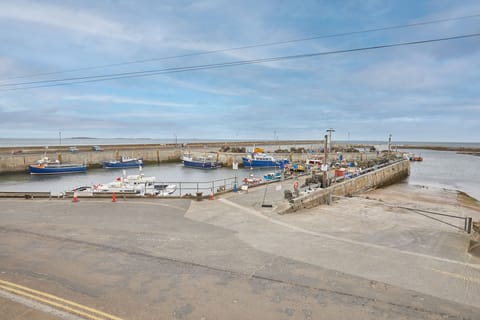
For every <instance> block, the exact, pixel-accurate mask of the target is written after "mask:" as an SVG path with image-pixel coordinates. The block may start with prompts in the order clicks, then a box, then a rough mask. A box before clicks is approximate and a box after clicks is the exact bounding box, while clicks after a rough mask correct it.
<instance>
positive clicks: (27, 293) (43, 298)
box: [0, 280, 122, 320]
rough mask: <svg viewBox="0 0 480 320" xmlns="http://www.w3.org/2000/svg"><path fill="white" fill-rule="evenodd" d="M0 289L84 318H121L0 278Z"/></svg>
mask: <svg viewBox="0 0 480 320" xmlns="http://www.w3.org/2000/svg"><path fill="white" fill-rule="evenodd" d="M0 289H2V290H5V291H8V292H10V293H13V294H15V295H18V296H21V297H25V298H28V299H31V300H35V301H38V302H41V303H44V304H46V305H49V306H52V307H54V308H56V309H61V310H65V311H67V312H70V313H72V314H76V315H79V316H81V317H84V318H85V319H92V320H122V319H121V318H119V317H116V316H113V315H111V314H108V313H105V312H102V311H99V310H96V309H93V308H90V307H87V306H84V305H81V304H78V303H75V302H73V301H69V300H66V299H62V298H60V297H57V296H54V295H52V294H48V293H45V292H41V291H37V290H34V289H30V288H27V287H24V286H21V285H18V284H15V283H12V282H9V281H4V280H0Z"/></svg>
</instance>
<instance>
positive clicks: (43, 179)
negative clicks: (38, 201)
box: [0, 138, 480, 200]
mask: <svg viewBox="0 0 480 320" xmlns="http://www.w3.org/2000/svg"><path fill="white" fill-rule="evenodd" d="M215 141H226V140H192V139H188V140H187V139H185V140H181V139H178V140H176V141H174V140H172V139H170V140H167V139H121V138H119V139H91V138H75V139H62V145H69V146H81V145H115V144H157V143H158V144H164V143H190V142H215ZM227 141H228V140H227ZM59 142H60V141H59V139H0V146H4V147H16V146H18V147H21V146H48V145H52V146H53V145H59ZM334 143H338V142H337V141H334ZM340 143H348V142H340ZM349 143H356V144H373V145H375V146H377V147H380V148H381V147H382V146H385V145H386V144H385V143H384V142H382V141H354V142H349ZM395 144H398V145H419V146H425V145H430V146H446V147H470V148H480V143H459V142H454V143H452V142H448V143H446V142H444V143H442V142H409V141H405V142H395ZM402 151H405V152H411V153H413V154H415V155H418V156H422V157H423V159H424V160H423V161H422V162H412V163H411V172H410V177H409V178H408V180H407V183H408V184H410V185H421V186H429V187H436V188H444V189H449V190H460V191H463V192H465V193H467V194H469V195H470V196H472V197H474V198H476V199H478V200H480V169H479V168H480V156H473V155H466V154H459V153H457V152H453V151H433V150H423V149H412V150H402ZM269 172H272V169H255V170H253V171H252V170H249V169H239V170H233V169H232V168H219V169H215V170H199V169H192V168H185V167H184V166H183V165H182V164H181V163H180V162H178V163H168V164H160V165H150V166H145V167H144V168H143V170H142V173H143V174H145V175H146V176H154V177H155V178H156V180H157V181H159V182H165V183H174V184H177V185H180V184H182V183H183V185H184V186H186V185H188V186H190V187H191V188H193V189H194V188H195V185H196V184H197V183H198V184H200V185H203V186H209V185H211V184H212V181H216V182H215V184H216V185H219V184H222V181H225V183H226V184H231V183H232V181H234V179H235V178H236V179H237V181H241V180H242V179H243V178H245V177H248V176H250V175H254V176H256V177H263V175H264V174H266V173H269ZM138 173H139V170H138V169H136V168H135V169H128V170H126V172H123V171H122V170H111V169H110V170H109V169H89V170H88V171H87V173H86V174H75V175H59V176H30V175H29V174H28V173H15V174H4V175H0V191H20V192H23V191H28V192H33V191H49V192H51V193H52V194H54V195H58V194H61V193H62V192H64V191H67V190H72V189H73V188H75V187H78V186H82V185H94V184H99V183H108V182H111V181H114V180H115V179H117V178H118V177H120V176H122V175H123V174H127V175H128V174H138ZM192 186H193V187H192ZM193 189H192V193H194V191H195V190H193ZM184 192H186V190H184Z"/></svg>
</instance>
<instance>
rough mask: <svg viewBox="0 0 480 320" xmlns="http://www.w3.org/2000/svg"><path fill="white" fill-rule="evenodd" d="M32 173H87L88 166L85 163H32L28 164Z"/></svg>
mask: <svg viewBox="0 0 480 320" xmlns="http://www.w3.org/2000/svg"><path fill="white" fill-rule="evenodd" d="M28 171H29V172H30V174H39V175H40V174H44V175H49V174H70V173H85V172H86V171H87V166H84V165H80V164H79V165H46V166H38V165H30V166H28Z"/></svg>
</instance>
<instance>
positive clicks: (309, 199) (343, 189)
mask: <svg viewBox="0 0 480 320" xmlns="http://www.w3.org/2000/svg"><path fill="white" fill-rule="evenodd" d="M409 175H410V162H409V161H408V160H400V161H397V162H395V163H392V164H389V165H387V166H385V167H383V168H380V169H377V170H374V171H372V172H369V173H366V174H363V175H361V176H358V177H355V178H352V179H349V180H345V181H343V182H340V183H335V184H333V185H331V186H330V187H328V188H325V189H319V190H317V191H314V192H312V193H310V194H307V195H304V196H300V197H298V198H294V199H292V201H291V202H290V206H289V208H287V209H286V210H284V211H283V212H282V213H291V212H295V211H298V210H301V209H308V208H313V207H316V206H319V205H321V204H327V203H330V202H331V200H332V197H335V196H337V197H338V196H340V197H345V196H351V195H353V194H355V193H359V192H364V191H367V190H370V189H375V188H380V187H383V186H387V185H390V184H393V183H396V182H398V181H401V180H403V179H405V178H407V177H408V176H409Z"/></svg>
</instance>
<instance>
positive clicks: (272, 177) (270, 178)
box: [263, 172, 282, 181]
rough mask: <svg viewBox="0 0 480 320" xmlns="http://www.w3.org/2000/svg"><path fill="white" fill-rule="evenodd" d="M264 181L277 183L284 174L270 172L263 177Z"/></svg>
mask: <svg viewBox="0 0 480 320" xmlns="http://www.w3.org/2000/svg"><path fill="white" fill-rule="evenodd" d="M263 179H265V180H266V181H277V180H280V179H282V173H280V172H270V173H267V174H265V175H264V176H263Z"/></svg>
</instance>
